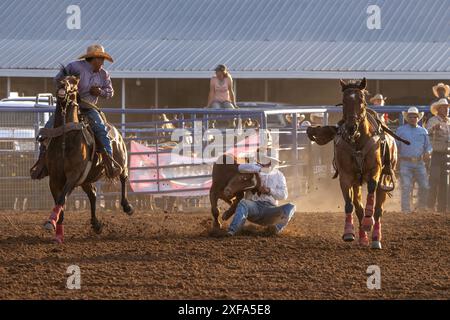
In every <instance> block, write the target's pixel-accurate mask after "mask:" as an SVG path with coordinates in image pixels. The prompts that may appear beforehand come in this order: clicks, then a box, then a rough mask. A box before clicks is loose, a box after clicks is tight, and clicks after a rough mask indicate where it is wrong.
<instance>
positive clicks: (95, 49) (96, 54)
mask: <svg viewBox="0 0 450 320" xmlns="http://www.w3.org/2000/svg"><path fill="white" fill-rule="evenodd" d="M86 58H103V59H106V60H108V61H109V62H114V60H113V58H111V56H110V55H109V54H108V53H106V52H105V48H103V46H101V45H99V44H93V45H91V46H89V47H87V49H86V53H85V54H83V55H82V56H81V57H79V58H78V59H86Z"/></svg>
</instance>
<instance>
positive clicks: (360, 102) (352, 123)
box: [340, 78, 367, 140]
mask: <svg viewBox="0 0 450 320" xmlns="http://www.w3.org/2000/svg"><path fill="white" fill-rule="evenodd" d="M340 83H341V88H342V92H343V99H342V106H343V110H342V111H343V116H344V117H343V118H344V121H345V124H344V126H345V130H346V132H347V133H348V135H349V138H351V139H352V140H354V139H356V138H357V135H358V129H359V126H360V125H361V123H362V122H363V121H364V120H365V118H366V105H367V103H366V97H365V95H366V93H367V92H366V86H367V81H366V78H363V79H362V80H361V81H351V82H345V81H343V80H342V79H341V80H340Z"/></svg>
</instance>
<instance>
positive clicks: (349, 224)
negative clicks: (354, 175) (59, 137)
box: [339, 174, 355, 241]
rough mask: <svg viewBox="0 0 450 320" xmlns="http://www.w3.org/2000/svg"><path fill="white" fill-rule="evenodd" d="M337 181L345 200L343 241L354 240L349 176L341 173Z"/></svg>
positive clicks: (351, 193)
mask: <svg viewBox="0 0 450 320" xmlns="http://www.w3.org/2000/svg"><path fill="white" fill-rule="evenodd" d="M339 182H340V185H341V191H342V195H343V197H344V201H345V226H344V235H343V236H342V239H343V240H344V241H353V240H355V227H354V226H353V199H352V198H353V192H352V183H351V178H350V177H348V176H344V175H342V174H341V176H340V181H339Z"/></svg>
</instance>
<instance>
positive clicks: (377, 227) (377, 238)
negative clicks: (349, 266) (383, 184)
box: [372, 188, 386, 249]
mask: <svg viewBox="0 0 450 320" xmlns="http://www.w3.org/2000/svg"><path fill="white" fill-rule="evenodd" d="M385 201H386V192H385V191H383V190H381V189H380V188H378V189H377V198H376V203H375V224H374V226H373V232H372V249H381V217H382V216H383V206H384V202H385Z"/></svg>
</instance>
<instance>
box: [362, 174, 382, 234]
mask: <svg viewBox="0 0 450 320" xmlns="http://www.w3.org/2000/svg"><path fill="white" fill-rule="evenodd" d="M379 176H380V175H379V173H378V174H376V175H372V176H371V177H370V178H369V179H368V181H367V199H366V208H365V210H364V218H363V220H362V223H361V228H362V230H363V231H365V232H370V231H372V227H373V225H374V224H375V220H374V219H373V214H374V212H375V191H376V190H377V186H378V178H379Z"/></svg>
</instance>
